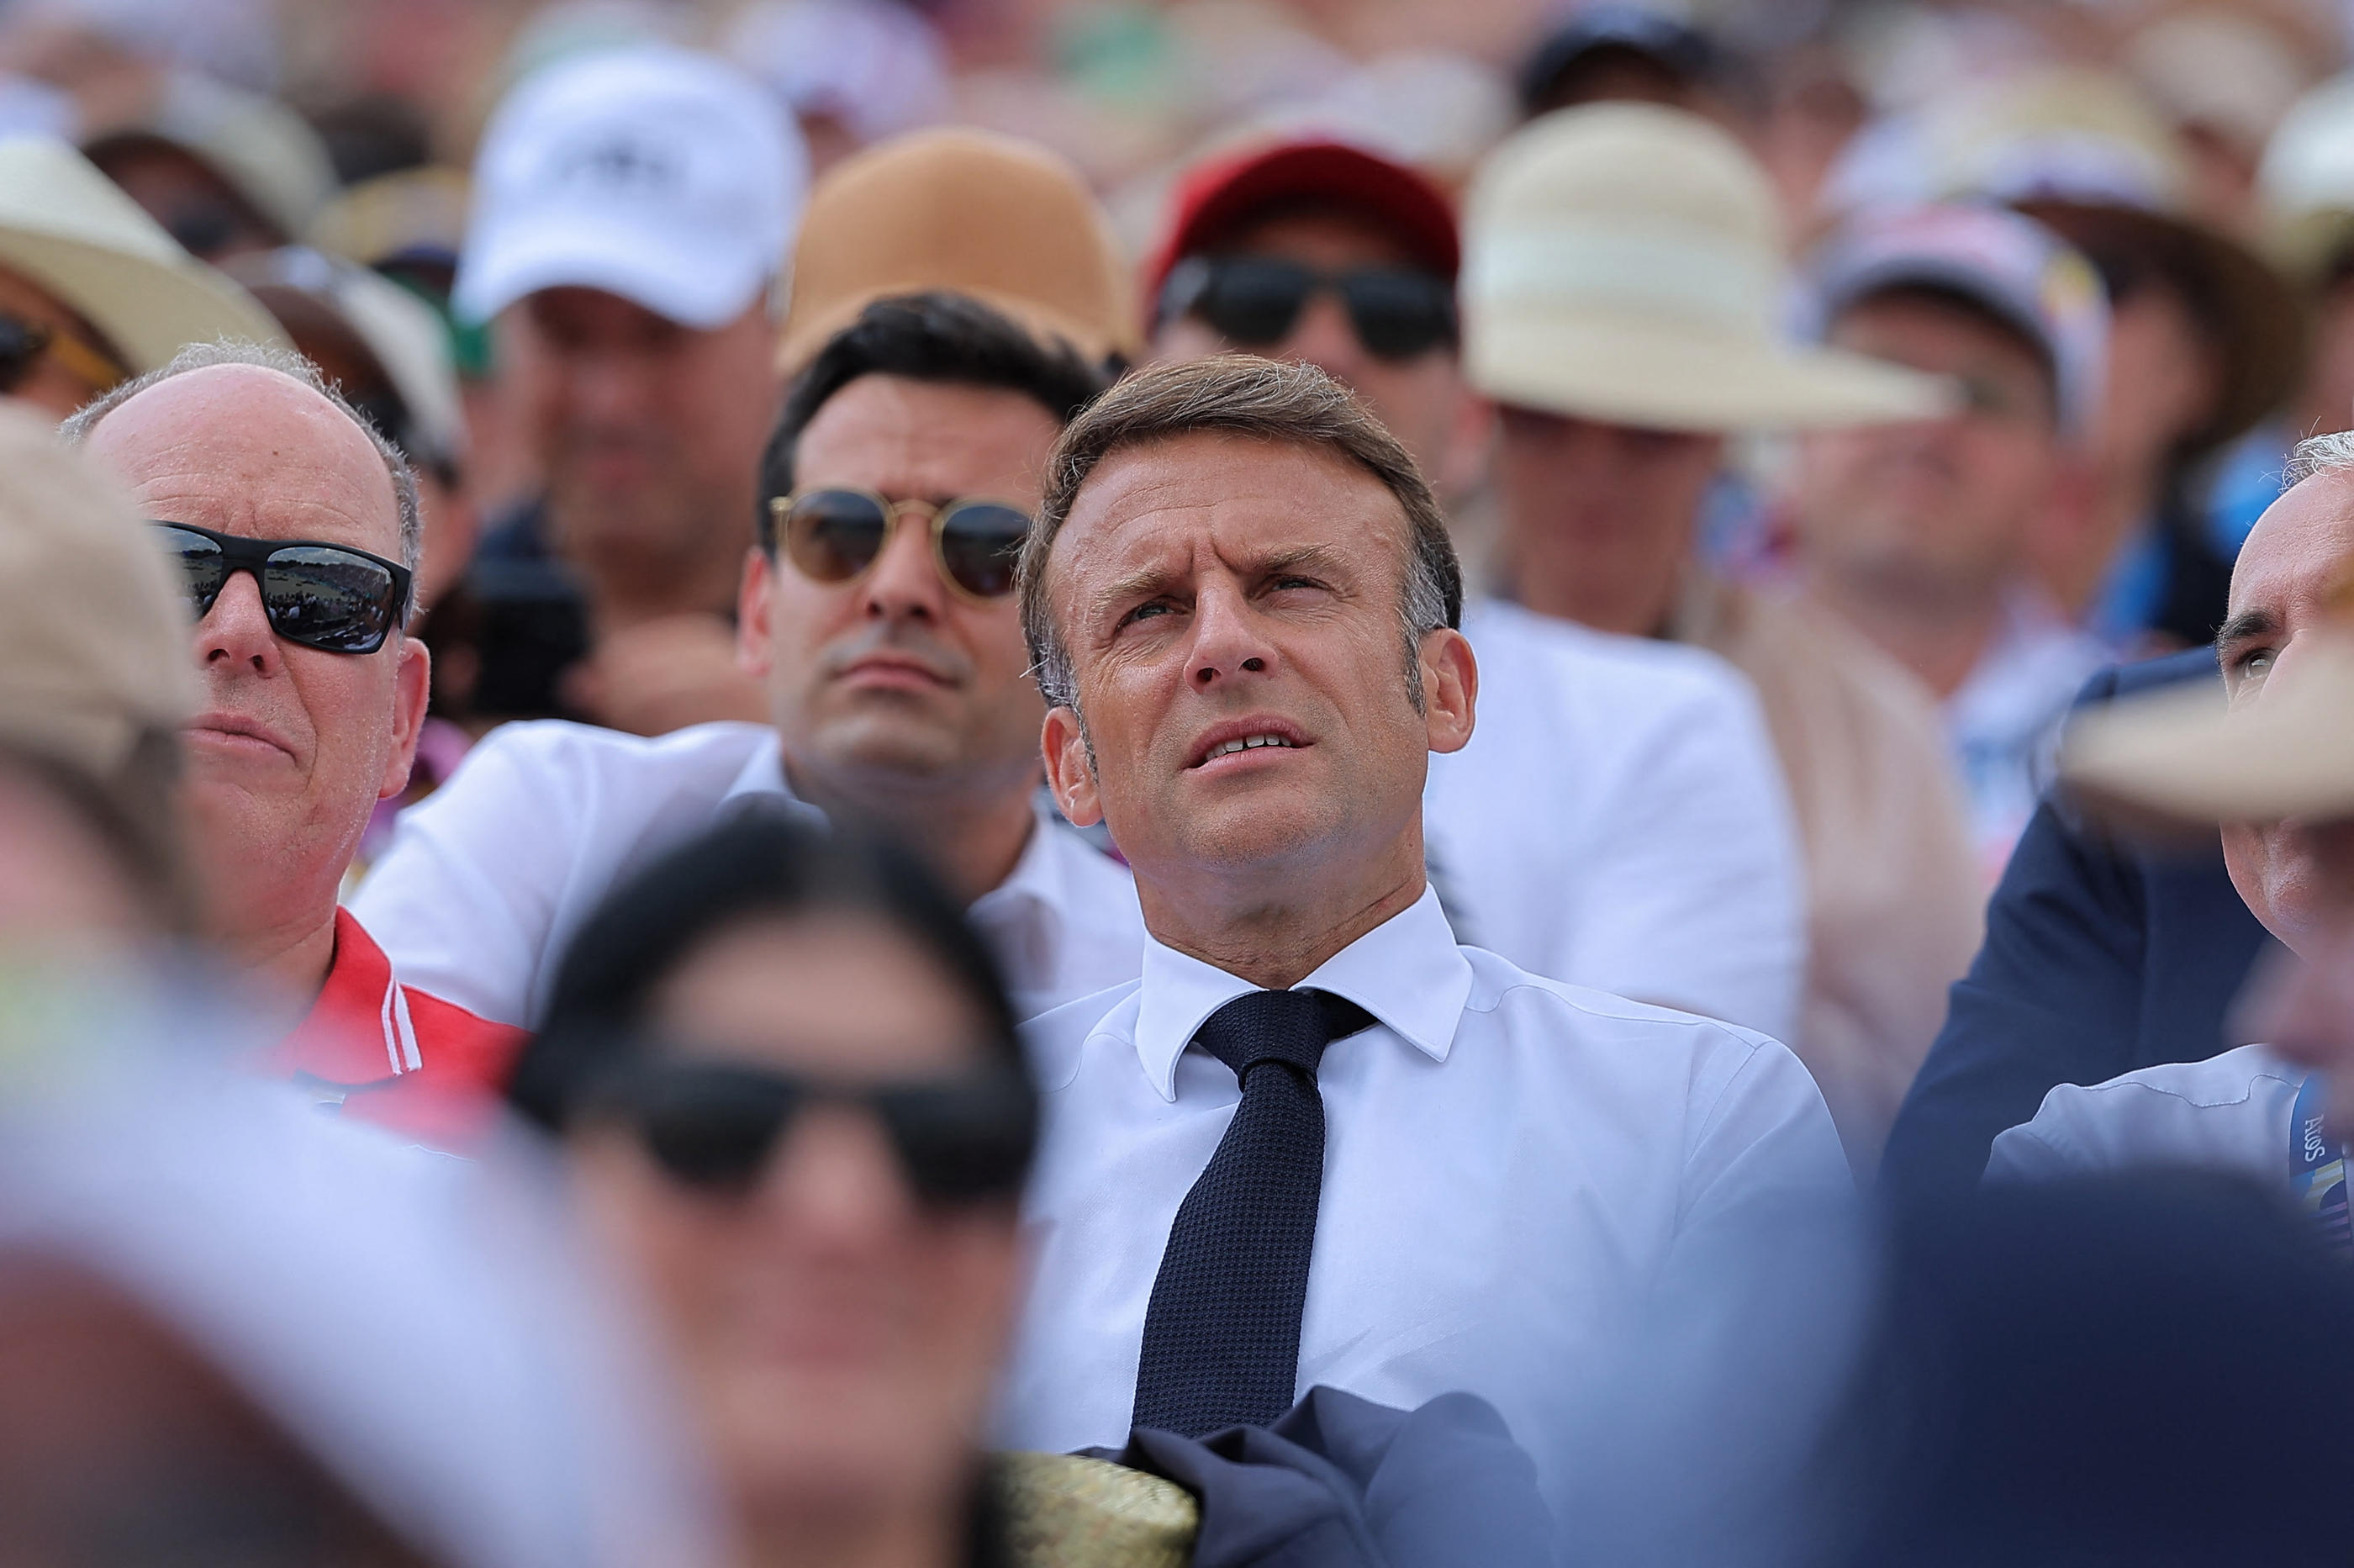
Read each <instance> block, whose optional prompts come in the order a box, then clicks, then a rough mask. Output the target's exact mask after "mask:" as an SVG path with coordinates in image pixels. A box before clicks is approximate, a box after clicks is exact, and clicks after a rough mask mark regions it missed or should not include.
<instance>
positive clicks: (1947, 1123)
mask: <svg viewBox="0 0 2354 1568" xmlns="http://www.w3.org/2000/svg"><path fill="white" fill-rule="evenodd" d="M2219 678H2220V677H2219V676H2218V674H2217V672H2216V669H2215V656H2214V654H2213V652H2211V651H2209V650H2207V649H2203V648H2202V649H2194V650H2192V651H2190V652H2186V653H2178V654H2174V655H2171V656H2169V657H2168V658H2164V659H2154V660H2151V661H2149V662H2147V663H2142V664H2133V665H2126V666H2123V667H2113V668H2111V669H2107V670H2104V671H2103V672H2101V673H2099V674H2097V675H2095V676H2094V677H2093V679H2092V681H2091V682H2090V683H2087V684H2086V686H2085V687H2084V692H2083V693H2082V694H2080V695H2079V696H2078V698H2077V703H2078V705H2080V706H2081V705H2084V704H2086V703H2098V702H2106V701H2108V700H2109V699H2111V698H2112V697H2115V696H2120V695H2126V694H2132V693H2137V692H2144V691H2147V690H2150V689H2151V688H2153V687H2158V686H2164V685H2170V684H2173V683H2177V682H2180V681H2190V680H2199V679H2206V680H2216V679H2219ZM2270 941H2271V938H2269V937H2268V936H2266V935H2265V933H2264V927H2261V926H2259V925H2258V924H2256V917H2255V916H2253V915H2251V914H2250V913H2249V912H2248V906H2246V905H2245V904H2243V903H2242V902H2241V901H2240V895H2239V894H2238V893H2236V892H2234V891H2233V890H2232V883H2231V879H2230V878H2229V877H2228V876H2226V875H2225V874H2224V871H2223V854H2222V849H2221V844H2220V842H2218V843H2216V844H2213V845H2211V846H2209V847H2206V848H2203V849H2200V850H2197V851H2194V852H2184V851H2181V850H2179V849H2178V850H2175V851H2172V852H2158V851H2153V850H2150V849H2147V848H2142V847H2137V846H2136V845H2133V844H2131V843H2126V842H2118V841H2115V840H2112V839H2110V838H2108V837H2106V836H2105V835H2103V834H2102V833H2101V832H2099V831H2098V830H2097V829H2094V828H2093V827H2091V826H2090V825H2088V824H2087V823H2085V822H2084V821H2083V820H2082V819H2081V818H2079V817H2078V816H2077V815H2076V814H2075V813H2073V811H2071V810H2069V809H2068V807H2067V806H2066V805H2065V804H2062V803H2055V801H2054V800H2052V797H2050V796H2048V795H2047V796H2046V797H2045V799H2044V800H2043V803H2042V804H2041V806H2040V807H2039V808H2038V809H2037V810H2036V813H2035V816H2034V818H2033V820H2031V821H2030V822H2029V823H2028V827H2027V832H2025V833H2024V834H2023V835H2022V836H2021V837H2020V841H2019V847H2018V849H2017V850H2015V851H2014V852H2012V854H2011V857H2010V863H2009V866H2007V867H2006V868H2005V869H2004V871H2003V874H2002V882H2001V884H2000V885H1999V886H1998V887H1997V888H1996V889H1995V894H1994V900H1993V902H1992V903H1991V904H1990V905H1988V908H1987V934H1986V946H1985V947H1983V948H1980V949H1979V950H1978V958H1977V959H1975V960H1974V961H1973V962H1972V963H1971V965H1970V972H1969V973H1968V974H1967V975H1965V976H1964V977H1963V978H1962V979H1961V980H1957V981H1956V982H1955V984H1954V989H1953V992H1952V996H1951V1000H1950V1001H1949V1002H1948V1005H1947V1010H1946V1026H1945V1028H1944V1029H1943V1030H1942V1031H1940V1032H1939V1033H1938V1035H1937V1041H1936V1044H1935V1045H1933V1046H1931V1047H1930V1050H1929V1055H1928V1059H1927V1060H1926V1061H1925V1062H1924V1063H1923V1064H1922V1066H1921V1073H1920V1075H1919V1076H1918V1077H1916V1078H1915V1079H1914V1082H1913V1088H1912V1091H1911V1092H1910V1093H1909V1094H1907V1095H1906V1096H1905V1097H1904V1105H1903V1108H1902V1109H1901V1110H1900V1111H1899V1112H1898V1113H1897V1117H1896V1125H1895V1127H1894V1128H1893V1129H1892V1130H1891V1131H1890V1133H1889V1136H1888V1148H1887V1151H1886V1153H1885V1154H1884V1155H1883V1156H1882V1160H1881V1166H1880V1180H1881V1188H1882V1192H1885V1193H1887V1194H1888V1195H1889V1196H1890V1197H1891V1198H1892V1199H1893V1200H1895V1201H1896V1202H1900V1203H1910V1202H1914V1201H1916V1200H1923V1199H1928V1200H1935V1199H1939V1198H1947V1197H1951V1196H1953V1195H1954V1194H1955V1193H1956V1192H1967V1191H1969V1190H1970V1189H1972V1188H1975V1187H1976V1186H1977V1184H1978V1178H1979V1177H1980V1176H1981V1175H1983V1174H1984V1173H1985V1171H1986V1162H1987V1151H1988V1149H1989V1148H1990V1147H1991V1146H1992V1145H1993V1143H1994V1140H1995V1138H1996V1136H1997V1135H1998V1134H1999V1133H2000V1132H2002V1131H2003V1130H2004V1129H2005V1128H2012V1127H2016V1126H2018V1125H2019V1124H2020V1122H2023V1121H2026V1120H2028V1119H2030V1118H2032V1117H2033V1116H2034V1115H2035V1112H2036V1109H2037V1107H2040V1106H2041V1105H2042V1103H2043V1097H2044V1095H2045V1094H2046V1093H2047V1092H2049V1091H2050V1090H2051V1088H2052V1086H2054V1085H2055V1084H2097V1083H2101V1082H2104V1081H2105V1080H2107V1079H2110V1078H2114V1077H2115V1076H2116V1075H2118V1074H2120V1073H2130V1072H2132V1071H2133V1070H2135V1069H2136V1068H2137V1067H2148V1066H2155V1065H2158V1063H2161V1062H2196V1061H2200V1060H2202V1059H2203V1058H2205V1057H2209V1056H2212V1055H2214V1054H2217V1053H2218V1052H2221V1051H2223V1050H2225V1049H2227V1048H2228V1047H2229V1045H2231V1044H2237V1042H2230V1041H2226V1040H2225V1038H2224V1035H2223V1019H2224V1014H2225V1012H2227V1011H2228V1010H2229V1009H2230V1007H2231V1005H2232V1000H2233V999H2234V998H2235V997H2236V996H2237V995H2238V994H2239V991H2240V987H2241V984H2242V982H2243V981H2244V980H2246V979H2247V975H2248V969H2249V968H2250V966H2251V965H2253V963H2254V962H2255V959H2256V956H2257V954H2258V953H2259V952H2261V951H2262V950H2263V949H2264V948H2265V947H2266V946H2267V945H2268V944H2269V943H2270Z"/></svg>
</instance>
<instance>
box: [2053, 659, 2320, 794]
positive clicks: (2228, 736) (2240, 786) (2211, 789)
mask: <svg viewBox="0 0 2354 1568" xmlns="http://www.w3.org/2000/svg"><path fill="white" fill-rule="evenodd" d="M2311 635H2312V637H2313V640H2314V641H2313V645H2312V646H2311V647H2309V648H2305V649H2301V650H2299V652H2298V656H2297V658H2296V660H2294V661H2293V662H2288V663H2285V665H2284V666H2283V667H2282V669H2281V670H2280V672H2279V673H2277V674H2275V675H2274V676H2273V677H2272V678H2271V679H2270V680H2268V681H2267V682H2266V683H2265V689H2264V694H2263V696H2262V698H2261V699H2260V700H2257V701H2253V702H2247V701H2243V702H2242V703H2239V704H2237V705H2227V704H2226V702H2225V701H2224V698H2223V695H2222V694H2221V692H2220V691H2219V690H2217V689H2216V688H2215V687H2214V686H2213V685H2211V684H2210V683H2207V682H2203V681H2201V682H2195V683H2191V686H2192V688H2193V689H2190V690H2179V689H2171V688H2170V689H2168V690H2166V691H2162V692H2157V693H2153V694H2150V695H2148V696H2146V697H2141V698H2138V699H2137V700H2135V701H2132V702H2119V703H2115V704H2112V705H2107V706H2105V707H2102V708H2096V709H2094V710H2092V711H2090V712H2087V713H2085V714H2084V715H2082V716H2081V717H2079V718H2078V719H2076V721H2075V722H2074V723H2073V725H2071V726H2070V727H2069V730H2068V734H2067V738H2066V740H2065V741H2064V742H2063V744H2062V747H2061V754H2060V774H2061V778H2062V779H2063V780H2064V781H2065V782H2066V783H2067V784H2068V786H2069V787H2070V788H2071V789H2073V790H2074V791H2075V792H2076V793H2077V794H2079V795H2080V796H2082V797H2084V799H2085V800H2088V801H2089V802H2091V803H2092V804H2094V806H2096V807H2103V808H2107V809H2109V810H2117V811H2122V812H2124V813H2126V814H2128V815H2134V816H2145V815H2147V816H2155V817H2158V818H2160V819H2163V820H2168V821H2176V822H2198V823H2203V822H2267V821H2285V820H2287V819H2289V818H2292V817H2305V818H2315V819H2319V820H2324V821H2327V820H2330V819H2335V818H2341V817H2354V627H2348V628H2346V629H2342V630H2337V631H2334V632H2316V633H2312V634H2311Z"/></svg>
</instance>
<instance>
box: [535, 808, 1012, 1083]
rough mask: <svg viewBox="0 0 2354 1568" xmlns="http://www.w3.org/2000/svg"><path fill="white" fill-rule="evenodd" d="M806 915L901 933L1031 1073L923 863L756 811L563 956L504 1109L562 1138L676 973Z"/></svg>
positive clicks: (618, 892) (679, 854) (648, 878)
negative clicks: (728, 935)
mask: <svg viewBox="0 0 2354 1568" xmlns="http://www.w3.org/2000/svg"><path fill="white" fill-rule="evenodd" d="M797 916H865V917H868V918H872V919H876V920H880V921H881V922H883V923H884V924H885V926H887V927H890V928H891V929H892V930H893V931H895V932H896V933H898V934H899V935H900V936H902V937H904V938H907V940H908V941H909V942H910V943H911V944H912V945H913V946H914V947H916V948H917V949H918V950H919V951H921V952H922V953H923V954H924V955H925V956H926V957H927V958H928V959H931V960H932V962H933V963H934V964H936V965H937V966H938V968H939V969H940V972H941V973H942V974H943V975H945V976H946V977H947V978H948V980H949V982H950V983H951V984H952V985H953V986H954V987H955V988H956V990H957V991H960V993H962V994H963V996H964V997H965V998H966V1000H967V1001H970V1002H971V1003H972V1005H973V1009H974V1011H975V1012H977V1013H979V1014H980V1016H981V1023H982V1033H983V1034H984V1035H985V1036H986V1039H985V1041H984V1044H986V1045H987V1046H988V1047H989V1049H990V1051H991V1054H992V1055H993V1056H995V1057H997V1058H999V1059H1000V1061H1001V1063H1002V1064H1003V1065H1012V1066H1013V1067H1015V1068H1017V1069H1020V1068H1022V1067H1023V1054H1022V1047H1021V1044H1020V1042H1019V1040H1018V1039H1017V1037H1016V1035H1015V1033H1014V1017H1013V1004H1012V1003H1011V1002H1010V1001H1008V1000H1007V999H1006V994H1005V986H1004V982H1003V981H1002V980H1001V979H1000V978H999V976H998V972H997V964H996V961H995V960H994V959H991V957H990V954H989V950H988V948H985V947H983V946H982V945H981V939H980V938H978V937H976V936H975V935H974V934H973V932H972V928H971V927H970V926H968V925H967V924H966V923H965V918H964V915H963V912H962V911H961V910H960V909H959V908H958V907H957V906H956V903H955V901H954V900H953V899H951V898H950V897H949V895H948V894H947V893H946V892H944V891H943V890H942V889H941V888H940V886H939V885H938V883H937V882H935V881H934V880H933V878H932V877H931V875H930V874H928V873H927V872H926V871H925V870H924V869H923V867H922V866H920V865H918V864H917V863H916V862H915V861H914V860H913V859H911V858H909V857H908V856H907V854H905V853H902V852H900V851H898V850H896V849H894V848H892V847H890V846H888V845H886V844H883V843H880V842H875V841H872V840H868V839H864V838H860V837H857V836H854V835H852V834H848V833H844V832H818V831H816V830H814V829H811V828H808V827H804V826H801V824H799V823H795V822H790V821H785V820H784V819H783V818H781V817H780V816H778V815H777V814H775V813H773V812H760V811H754V812H749V813H748V814H746V815H744V816H741V817H738V818H736V819H735V820H733V821H729V822H726V823H725V824H723V825H722V826H720V827H717V828H715V829H713V830H712V831H710V832H707V833H705V834H703V835H701V836H700V837H697V838H695V839H691V840H689V841H688V842H686V843H684V844H682V845H681V846H679V847H678V848H676V849H674V850H672V851H671V852H669V853H666V854H664V855H663V857H662V858H661V859H659V860H657V861H655V862H654V863H652V864H651V865H649V866H647V867H646V868H644V869H643V870H642V871H640V872H639V873H637V874H635V875H632V876H631V877H629V878H628V879H626V880H625V881H623V882H621V883H619V884H617V885H615V886H614V887H613V888H612V890H611V891H610V892H609V893H607V894H606V895H605V897H604V900H603V901H602V902H601V903H599V905H598V906H597V909H596V912H595V913H594V914H592V915H590V916H588V921H587V923H586V924H584V925H583V926H582V927H580V929H579V931H578V934H576V935H575V936H574V937H573V938H572V943H571V946H570V948H568V949H567V952H566V954H565V957H564V964H563V967H562V968H561V969H559V970H557V980H556V990H555V993H554V995H553V996H552V997H551V998H550V999H549V1001H548V1007H547V1016H546V1019H545V1020H544V1021H543V1022H541V1024H540V1028H539V1033H538V1034H537V1035H535V1037H534V1038H533V1040H532V1041H531V1043H530V1044H528V1045H526V1046H525V1048H524V1054H523V1057H522V1059H521V1061H519V1062H518V1063H517V1064H516V1066H515V1072H514V1078H513V1079H512V1081H511V1082H510V1083H509V1085H508V1086H507V1098H508V1100H509V1102H510V1103H511V1104H513V1105H514V1107H515V1109H516V1110H518V1111H520V1112H521V1113H522V1114H523V1115H524V1116H525V1117H526V1118H529V1119H531V1120H532V1121H535V1122H536V1123H538V1124H539V1125H540V1126H542V1127H545V1128H550V1129H551V1130H561V1129H562V1128H564V1126H565V1125H566V1123H567V1120H568V1119H569V1117H570V1115H571V1113H572V1112H573V1110H574V1109H576V1108H577V1107H578V1104H579V1101H580V1099H581V1097H582V1095H583V1094H584V1093H585V1092H588V1091H589V1090H592V1089H593V1088H594V1087H595V1086H596V1084H597V1083H598V1081H599V1080H600V1079H601V1078H603V1077H604V1076H605V1075H607V1074H609V1073H610V1071H611V1070H612V1069H613V1068H615V1067H617V1066H620V1065H623V1062H624V1059H625V1058H626V1057H627V1055H628V1054H630V1053H631V1052H632V1051H635V1050H642V1049H643V1048H644V1047H643V1043H642V1036H640V1035H639V1034H638V1033H637V1032H636V1026H637V1025H638V1024H640V1023H642V1022H643V1021H644V1018H645V1014H646V1012H647V1009H648V1008H649V1007H650V1006H651V1004H652V1000H653V995H654V992H655V991H658V990H659V989H660V988H661V986H662V982H663V980H666V979H668V978H669V976H670V975H671V974H672V972H673V971H674V970H675V969H678V968H679V967H680V965H682V964H683V963H684V962H685V961H686V960H687V959H689V958H690V957H692V956H693V955H694V954H695V952H696V951H697V950H698V949H699V948H702V947H703V946H704V945H705V944H706V943H708V942H709V941H711V940H712V938H715V937H716V936H717V935H719V934H720V933H722V932H724V931H726V930H728V929H730V928H732V927H737V926H739V925H743V924H746V923H748V922H751V921H756V920H761V919H773V918H790V917H797ZM1023 1081H1024V1082H1025V1083H1026V1082H1028V1081H1029V1080H1028V1075H1027V1074H1026V1072H1025V1073H1024V1074H1023Z"/></svg>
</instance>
